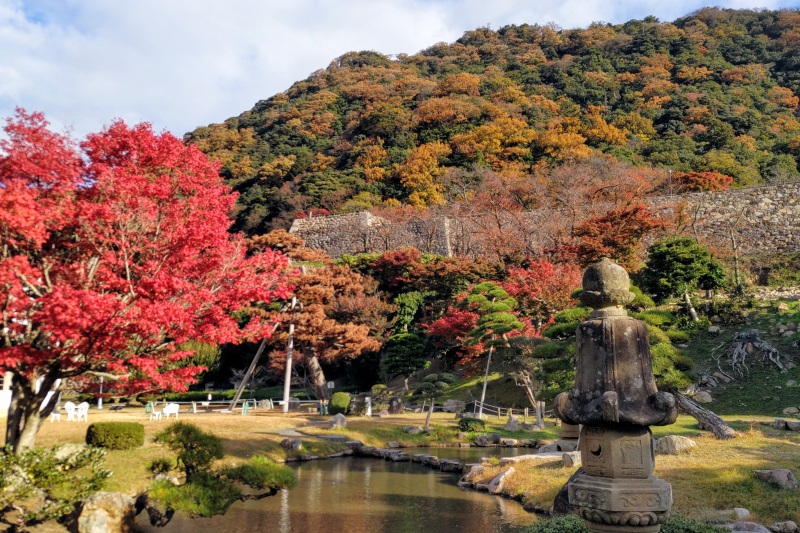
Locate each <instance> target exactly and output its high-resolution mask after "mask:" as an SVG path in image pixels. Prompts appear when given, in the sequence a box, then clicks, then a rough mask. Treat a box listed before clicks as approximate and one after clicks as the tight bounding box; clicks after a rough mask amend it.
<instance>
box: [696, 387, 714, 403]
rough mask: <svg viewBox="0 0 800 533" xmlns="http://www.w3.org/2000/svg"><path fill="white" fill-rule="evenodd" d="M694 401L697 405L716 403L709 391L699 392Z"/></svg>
mask: <svg viewBox="0 0 800 533" xmlns="http://www.w3.org/2000/svg"><path fill="white" fill-rule="evenodd" d="M692 400H694V401H696V402H697V403H711V402H713V401H714V398H712V397H711V394H709V392H708V391H704V390H701V391H698V392H697V393H695V395H694V396H692Z"/></svg>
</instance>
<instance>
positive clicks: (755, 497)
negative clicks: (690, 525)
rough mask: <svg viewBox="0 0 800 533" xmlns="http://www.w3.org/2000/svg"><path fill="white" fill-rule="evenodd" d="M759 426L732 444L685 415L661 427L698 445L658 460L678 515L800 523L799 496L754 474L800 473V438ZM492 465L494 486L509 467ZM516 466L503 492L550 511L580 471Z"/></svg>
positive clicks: (746, 428)
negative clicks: (739, 513)
mask: <svg viewBox="0 0 800 533" xmlns="http://www.w3.org/2000/svg"><path fill="white" fill-rule="evenodd" d="M756 424H757V421H756V420H755V419H749V420H745V421H743V422H741V423H734V426H735V427H736V429H737V430H739V431H740V434H741V436H740V437H738V438H736V439H733V440H727V441H721V440H717V439H716V438H714V437H713V436H711V435H709V434H708V433H705V432H703V434H701V435H698V433H700V432H699V431H697V429H696V426H697V423H696V421H695V420H694V419H692V418H690V417H685V416H682V417H680V418H679V419H678V422H677V423H676V424H675V425H673V426H667V427H664V428H657V434H658V435H657V436H664V435H669V434H672V435H675V434H684V435H687V436H690V437H691V438H693V439H695V440H696V442H697V446H696V447H695V448H692V449H690V450H689V451H688V452H686V453H683V454H681V455H658V456H657V457H656V471H655V474H656V475H657V476H658V477H660V478H662V479H664V480H665V481H667V482H669V483H670V484H672V494H673V499H674V506H673V511H674V512H676V513H678V514H681V515H684V516H688V517H691V518H696V519H699V520H704V521H707V520H709V519H712V518H714V517H719V516H720V513H719V511H725V510H731V509H733V508H734V507H744V508H746V509H748V510H749V511H750V512H751V513H752V514H753V520H755V521H758V522H760V523H765V524H771V523H773V522H778V521H784V520H793V521H795V522H800V498H798V497H797V491H792V490H781V489H778V488H777V487H772V486H770V485H768V484H766V483H764V482H762V481H759V480H757V479H756V478H755V476H754V475H753V470H762V469H774V468H788V469H789V470H792V471H793V472H794V473H795V475H797V474H798V473H800V434H798V433H795V432H788V431H779V430H774V429H771V428H768V427H765V426H761V425H756ZM654 429H656V428H654ZM670 430H672V431H670ZM486 466H487V468H486V470H485V471H484V473H483V474H482V475H481V476H480V477H479V478H478V479H477V481H478V482H481V483H488V482H489V481H491V480H492V479H493V478H494V477H495V476H497V475H498V474H500V472H502V471H503V470H505V468H507V467H502V468H501V467H497V466H491V465H486ZM513 466H514V472H513V473H512V474H511V475H509V476H508V477H507V478H506V480H505V484H504V490H503V492H504V493H506V494H507V495H508V496H511V497H520V496H521V497H522V499H523V500H524V501H526V502H529V503H531V504H533V505H536V506H540V507H544V508H549V507H550V506H551V505H552V503H553V498H555V496H556V494H557V493H558V491H559V490H560V488H561V487H562V486H563V485H564V483H566V482H567V480H568V479H569V477H570V476H571V475H572V474H573V473H574V471H575V469H574V468H569V469H567V468H565V467H563V466H561V464H560V463H559V462H550V463H544V464H543V463H541V462H538V461H521V462H518V463H516V464H514V465H513Z"/></svg>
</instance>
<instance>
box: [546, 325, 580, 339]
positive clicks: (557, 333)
mask: <svg viewBox="0 0 800 533" xmlns="http://www.w3.org/2000/svg"><path fill="white" fill-rule="evenodd" d="M579 325H580V322H566V323H563V324H553V325H552V326H550V327H549V328H547V329H545V330H544V332H543V333H544V336H545V337H547V338H548V339H566V338H568V337H571V336H573V335H575V330H576V329H578V326H579Z"/></svg>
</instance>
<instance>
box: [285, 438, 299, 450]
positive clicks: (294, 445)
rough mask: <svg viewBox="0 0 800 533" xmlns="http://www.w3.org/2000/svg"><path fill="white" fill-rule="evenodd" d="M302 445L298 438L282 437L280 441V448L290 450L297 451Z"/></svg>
mask: <svg viewBox="0 0 800 533" xmlns="http://www.w3.org/2000/svg"><path fill="white" fill-rule="evenodd" d="M302 447H303V441H302V440H300V439H283V440H282V441H281V448H283V449H285V450H289V451H291V452H296V451H299V450H300V448H302Z"/></svg>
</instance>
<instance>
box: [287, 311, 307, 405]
mask: <svg viewBox="0 0 800 533" xmlns="http://www.w3.org/2000/svg"><path fill="white" fill-rule="evenodd" d="M298 308H299V310H302V309H303V304H301V303H298V301H297V297H296V296H292V303H291V304H290V305H289V311H290V312H291V313H292V314H291V317H290V318H289V340H287V341H286V376H285V378H284V381H283V412H284V413H288V412H289V389H290V387H291V384H292V352H293V351H294V318H295V315H296V314H297V309H298Z"/></svg>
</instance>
